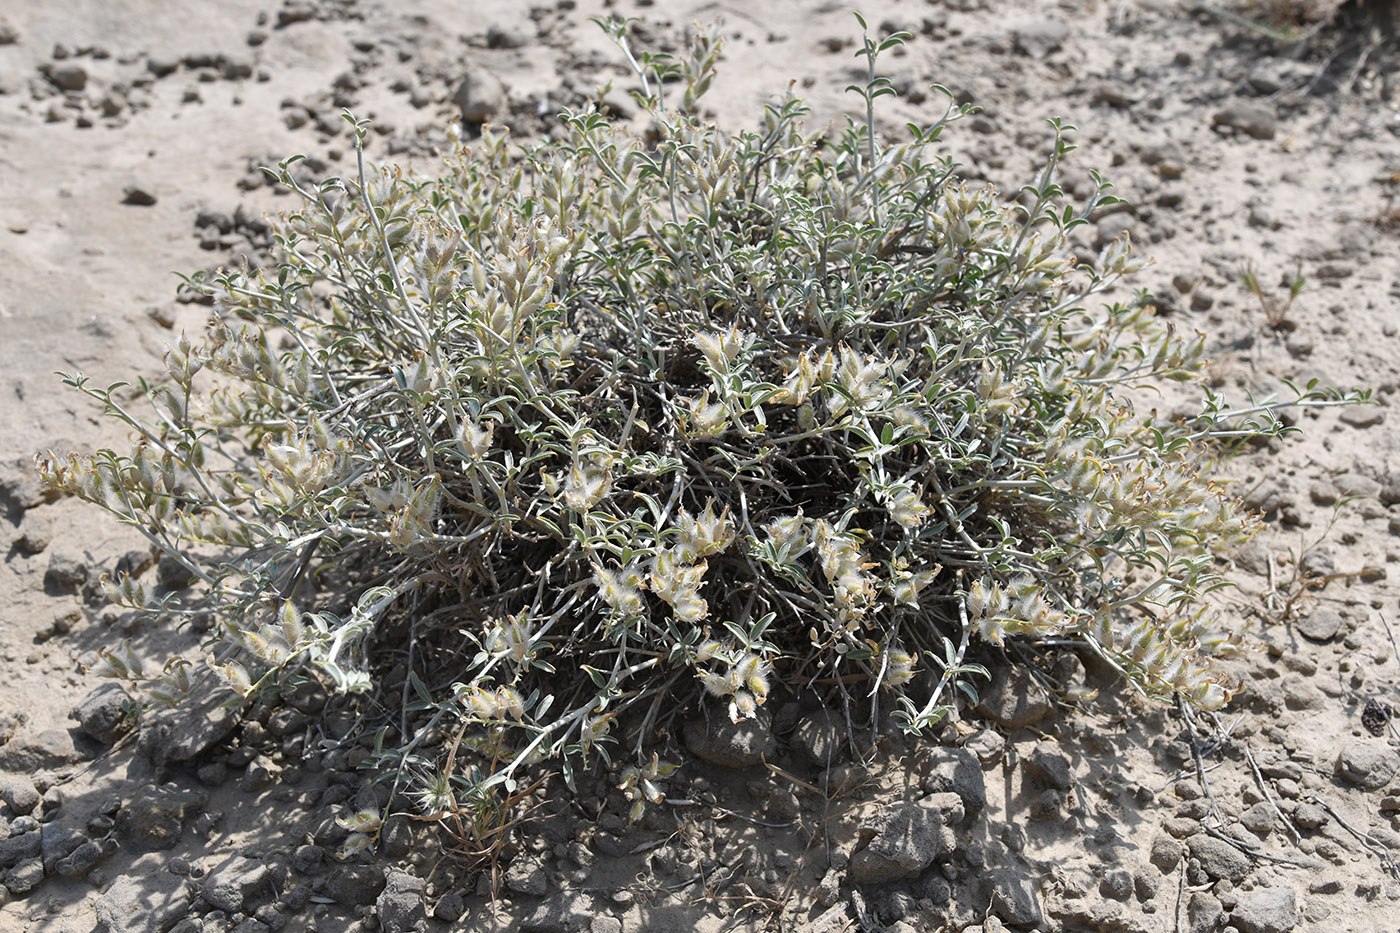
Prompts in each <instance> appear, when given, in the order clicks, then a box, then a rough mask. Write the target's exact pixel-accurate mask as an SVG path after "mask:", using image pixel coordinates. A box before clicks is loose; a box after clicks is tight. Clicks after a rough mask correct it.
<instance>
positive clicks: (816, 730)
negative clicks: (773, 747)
mask: <svg viewBox="0 0 1400 933" xmlns="http://www.w3.org/2000/svg"><path fill="white" fill-rule="evenodd" d="M845 733H846V730H845V729H844V728H843V724H842V722H841V720H840V718H839V717H838V716H837V715H836V714H835V713H833V712H832V711H831V710H828V709H819V710H817V711H815V712H813V713H809V714H808V715H806V716H804V717H802V720H801V721H800V722H798V724H797V728H796V729H794V730H793V731H792V740H791V741H792V747H793V750H794V751H796V752H798V753H799V754H801V755H802V756H803V757H804V758H806V759H807V760H808V761H809V762H811V763H812V764H814V765H816V766H817V767H819V768H825V767H828V766H830V765H834V764H839V763H841V762H842V761H843V760H844V759H845V757H846V752H847V751H848V745H847V743H846V742H845V741H844V738H845Z"/></svg>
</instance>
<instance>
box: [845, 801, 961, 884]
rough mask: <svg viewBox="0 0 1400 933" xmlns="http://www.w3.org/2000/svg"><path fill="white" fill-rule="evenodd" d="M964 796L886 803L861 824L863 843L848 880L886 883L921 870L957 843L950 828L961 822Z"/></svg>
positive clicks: (951, 852)
mask: <svg viewBox="0 0 1400 933" xmlns="http://www.w3.org/2000/svg"><path fill="white" fill-rule="evenodd" d="M963 817H964V812H963V803H962V798H960V797H959V796H958V795H957V794H951V793H949V794H932V795H930V796H928V797H925V798H924V799H922V800H913V801H906V802H904V803H899V804H895V805H893V806H891V807H887V808H886V809H885V810H884V811H882V812H881V813H879V814H878V815H877V816H876V817H875V819H873V820H872V821H870V822H869V823H866V824H864V825H862V826H861V828H860V832H861V835H862V837H865V838H866V839H867V840H868V841H867V843H866V845H865V848H863V849H861V850H860V851H858V852H856V853H855V855H853V856H852V857H851V864H850V869H849V874H850V879H851V880H852V881H853V882H855V883H857V884H885V883H887V882H891V881H902V880H904V879H906V878H912V877H914V876H915V875H917V874H919V873H920V872H921V871H923V870H924V869H925V868H927V867H928V866H930V865H932V864H933V863H934V861H935V860H937V859H941V858H947V857H948V856H950V855H952V854H953V850H954V849H955V848H956V847H957V839H956V838H955V837H954V835H953V830H952V827H954V826H957V825H959V824H961V823H962V822H963Z"/></svg>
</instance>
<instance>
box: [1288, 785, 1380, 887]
mask: <svg viewBox="0 0 1400 933" xmlns="http://www.w3.org/2000/svg"><path fill="white" fill-rule="evenodd" d="M1310 799H1311V800H1312V802H1313V803H1315V804H1317V805H1318V806H1319V807H1321V808H1322V809H1324V810H1326V811H1327V815H1328V816H1330V817H1332V819H1334V820H1336V821H1337V825H1338V826H1340V827H1342V829H1345V830H1346V831H1347V832H1349V833H1351V835H1352V836H1354V837H1355V838H1356V841H1357V842H1359V843H1361V845H1362V846H1363V847H1364V848H1365V849H1366V851H1368V852H1370V853H1371V854H1372V855H1374V856H1376V858H1378V859H1380V862H1381V864H1382V865H1384V866H1385V870H1386V872H1387V873H1388V874H1389V875H1390V876H1391V877H1392V878H1396V879H1400V864H1397V863H1396V861H1395V857H1394V856H1393V855H1392V854H1391V851H1390V848H1389V847H1388V846H1386V845H1385V844H1384V843H1382V842H1379V841H1378V840H1377V839H1376V838H1375V837H1373V836H1371V835H1370V834H1368V833H1364V832H1362V831H1361V830H1359V829H1357V828H1356V827H1355V826H1352V825H1351V824H1350V823H1348V822H1347V821H1346V820H1344V819H1342V816H1341V814H1340V813H1338V812H1337V810H1336V808H1335V807H1333V806H1332V805H1331V804H1330V803H1328V802H1327V801H1325V800H1323V799H1322V798H1321V797H1318V796H1317V795H1316V794H1313V795H1311V797H1310Z"/></svg>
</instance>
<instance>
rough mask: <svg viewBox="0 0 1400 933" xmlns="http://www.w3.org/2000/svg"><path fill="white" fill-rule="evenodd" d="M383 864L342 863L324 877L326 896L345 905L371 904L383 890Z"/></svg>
mask: <svg viewBox="0 0 1400 933" xmlns="http://www.w3.org/2000/svg"><path fill="white" fill-rule="evenodd" d="M384 884H385V882H384V866H382V865H342V866H341V867H340V868H338V869H336V870H335V871H334V872H333V873H332V874H331V876H330V877H329V878H327V879H326V896H327V897H329V898H331V899H332V900H333V901H335V902H336V903H337V904H344V905H345V906H346V907H362V906H367V905H369V904H373V903H374V902H375V899H376V898H378V897H379V892H381V891H383V890H384Z"/></svg>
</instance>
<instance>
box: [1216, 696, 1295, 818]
mask: <svg viewBox="0 0 1400 933" xmlns="http://www.w3.org/2000/svg"><path fill="white" fill-rule="evenodd" d="M1210 718H1211V721H1212V722H1213V723H1214V724H1215V729H1216V731H1217V732H1221V731H1222V729H1221V725H1220V719H1219V717H1218V716H1216V715H1215V714H1214V713H1212V714H1211V717H1210ZM1240 744H1241V747H1242V748H1243V749H1244V757H1245V760H1246V761H1248V762H1249V770H1250V771H1251V772H1252V773H1253V774H1254V782H1255V784H1257V785H1258V787H1259V790H1260V792H1261V793H1262V794H1263V795H1264V799H1265V800H1267V801H1268V802H1269V806H1270V808H1272V809H1273V811H1274V815H1275V816H1277V817H1278V818H1279V820H1280V821H1281V822H1282V823H1283V825H1284V826H1285V827H1286V828H1287V829H1288V834H1289V835H1290V836H1292V837H1293V843H1294V844H1295V845H1296V844H1297V843H1299V842H1301V841H1302V838H1303V837H1302V834H1300V833H1299V832H1298V827H1296V826H1294V825H1293V821H1292V820H1291V819H1289V818H1288V816H1287V815H1286V814H1284V812H1283V811H1282V810H1280V809H1279V805H1278V801H1277V800H1275V799H1274V794H1273V791H1271V790H1270V789H1269V785H1268V782H1267V781H1265V780H1264V775H1263V774H1262V773H1261V772H1260V771H1259V764H1258V762H1256V761H1255V760H1254V751H1253V749H1252V748H1251V747H1250V743H1249V740H1248V739H1246V740H1245V741H1244V742H1242V743H1240Z"/></svg>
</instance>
